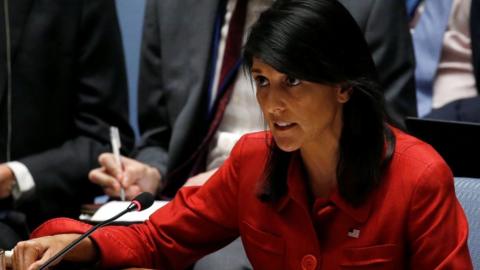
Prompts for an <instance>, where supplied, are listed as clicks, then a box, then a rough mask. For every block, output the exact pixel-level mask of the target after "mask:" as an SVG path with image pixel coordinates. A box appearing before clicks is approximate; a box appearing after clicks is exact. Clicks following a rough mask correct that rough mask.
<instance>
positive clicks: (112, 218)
mask: <svg viewBox="0 0 480 270" xmlns="http://www.w3.org/2000/svg"><path fill="white" fill-rule="evenodd" d="M135 208H136V205H135V204H134V203H131V204H130V205H129V206H128V207H127V209H125V210H123V211H122V212H120V213H118V214H117V215H115V216H113V217H111V218H109V219H107V220H105V221H103V222H100V223H98V224H97V225H95V226H93V227H92V228H91V229H90V230H88V231H87V232H86V233H84V234H82V235H81V236H80V237H78V238H77V239H76V240H75V241H73V242H71V243H70V244H68V245H67V246H66V247H64V248H63V249H62V250H61V251H60V252H58V253H57V254H55V256H53V257H51V258H50V259H48V260H47V261H46V262H45V263H44V264H42V266H40V268H39V270H44V269H47V267H48V266H50V264H52V263H53V262H54V261H55V260H56V259H58V258H60V257H62V256H63V255H65V253H67V252H69V251H70V250H71V249H73V248H74V247H75V246H76V245H77V244H78V243H80V241H82V240H83V239H85V238H86V237H88V236H90V235H91V234H92V233H93V232H94V231H95V230H96V229H98V228H100V227H103V226H105V225H108V224H110V223H112V222H113V221H114V220H115V219H117V218H119V217H121V216H123V215H125V214H126V213H128V212H131V211H132V210H135Z"/></svg>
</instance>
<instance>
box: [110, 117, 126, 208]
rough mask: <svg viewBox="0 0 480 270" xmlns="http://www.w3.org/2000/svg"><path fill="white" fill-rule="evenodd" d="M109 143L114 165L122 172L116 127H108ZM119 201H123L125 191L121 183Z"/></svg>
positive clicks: (119, 144)
mask: <svg viewBox="0 0 480 270" xmlns="http://www.w3.org/2000/svg"><path fill="white" fill-rule="evenodd" d="M110 143H111V144H112V152H113V157H114V159H115V163H116V164H117V167H118V168H119V169H120V170H121V171H123V168H122V161H121V159H120V147H121V143H120V134H119V132H118V128H117V127H114V126H111V127H110ZM120 200H122V201H125V189H124V188H123V185H122V183H120Z"/></svg>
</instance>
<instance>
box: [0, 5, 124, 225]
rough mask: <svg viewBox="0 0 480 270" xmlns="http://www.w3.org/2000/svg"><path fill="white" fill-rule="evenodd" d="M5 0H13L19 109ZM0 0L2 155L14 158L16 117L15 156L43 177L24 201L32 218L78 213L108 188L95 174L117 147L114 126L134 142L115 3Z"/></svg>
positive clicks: (36, 177)
mask: <svg viewBox="0 0 480 270" xmlns="http://www.w3.org/2000/svg"><path fill="white" fill-rule="evenodd" d="M4 1H9V5H10V9H9V13H10V16H9V17H10V33H11V45H12V47H11V55H12V93H11V109H9V108H8V106H7V104H8V93H7V92H8V91H7V78H8V77H7V67H6V59H5V55H6V53H5V52H6V49H7V48H6V35H5V25H4V21H5V20H4V15H5V13H4V10H3V6H4ZM0 2H1V4H0V6H1V8H0V14H2V16H1V19H0V111H1V114H0V117H1V121H0V163H2V162H5V161H6V151H7V149H6V144H7V143H6V137H7V130H8V125H9V122H10V123H11V138H12V140H11V159H12V160H17V161H20V162H22V163H24V164H25V165H26V166H27V167H28V169H29V171H30V173H31V174H32V175H33V178H34V181H35V184H36V187H35V192H34V194H33V195H32V196H27V199H26V200H24V201H19V202H18V204H17V205H16V207H17V208H18V209H21V210H23V211H26V212H27V216H28V218H29V220H30V222H31V223H32V224H36V223H38V222H39V221H41V220H45V219H47V218H50V217H52V216H58V215H68V216H72V215H76V214H77V213H78V212H79V209H80V207H79V206H80V203H81V202H84V201H90V200H91V198H92V196H93V195H94V191H98V192H99V191H100V190H99V189H95V187H94V186H93V185H92V184H91V183H90V181H88V178H87V175H88V172H89V171H90V170H91V169H92V168H94V167H97V166H98V162H97V157H98V155H99V154H100V153H101V152H104V151H110V146H109V126H110V125H115V126H118V127H119V128H120V129H121V130H122V131H123V133H124V137H123V142H124V144H125V145H126V146H127V147H126V148H129V147H128V146H132V136H133V133H132V132H131V129H130V127H129V125H128V103H127V84H126V75H125V67H124V60H123V51H122V46H121V39H120V32H119V27H118V23H117V17H116V11H115V3H114V1H113V0H94V1H82V0H61V1H58V0H0ZM9 110H10V112H8V111H9ZM8 114H10V117H11V121H8V120H7V119H8V118H7V115H8ZM5 204H6V202H5V201H3V202H0V205H2V206H5Z"/></svg>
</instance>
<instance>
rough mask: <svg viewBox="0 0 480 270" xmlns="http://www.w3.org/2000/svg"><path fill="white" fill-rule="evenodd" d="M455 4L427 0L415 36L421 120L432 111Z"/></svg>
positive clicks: (414, 45)
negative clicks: (445, 34)
mask: <svg viewBox="0 0 480 270" xmlns="http://www.w3.org/2000/svg"><path fill="white" fill-rule="evenodd" d="M451 7H452V0H425V11H424V13H423V14H422V15H421V17H420V20H419V22H418V24H417V26H416V27H415V30H414V32H413V47H414V52H415V59H416V62H417V66H416V69H415V77H416V88H417V108H418V115H419V116H420V117H423V116H425V115H426V114H428V113H429V112H430V111H431V109H432V86H433V80H434V78H435V74H436V71H437V66H438V62H439V59H440V54H441V51H442V45H443V35H444V33H445V30H446V28H447V23H448V19H449V15H450V10H451Z"/></svg>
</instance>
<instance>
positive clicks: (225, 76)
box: [212, 0, 248, 114]
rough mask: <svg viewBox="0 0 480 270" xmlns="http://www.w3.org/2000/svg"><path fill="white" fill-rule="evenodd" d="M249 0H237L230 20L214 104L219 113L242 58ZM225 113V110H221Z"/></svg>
mask: <svg viewBox="0 0 480 270" xmlns="http://www.w3.org/2000/svg"><path fill="white" fill-rule="evenodd" d="M247 2H248V1H247V0H237V3H236V5H235V9H234V11H233V14H232V17H231V19H230V22H229V27H228V33H227V39H226V42H225V51H224V55H223V60H222V65H221V67H220V78H219V80H218V85H217V88H218V90H217V94H216V99H215V103H214V106H213V110H212V111H213V112H215V113H218V109H221V108H219V107H218V105H219V103H221V99H222V98H223V97H224V96H225V94H227V96H228V94H229V93H226V92H228V90H231V89H229V88H231V87H230V86H231V85H232V82H233V80H234V79H235V75H236V74H237V70H238V67H239V66H240V58H241V52H242V41H243V30H244V26H245V17H246V13H247ZM220 114H223V111H220Z"/></svg>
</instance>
